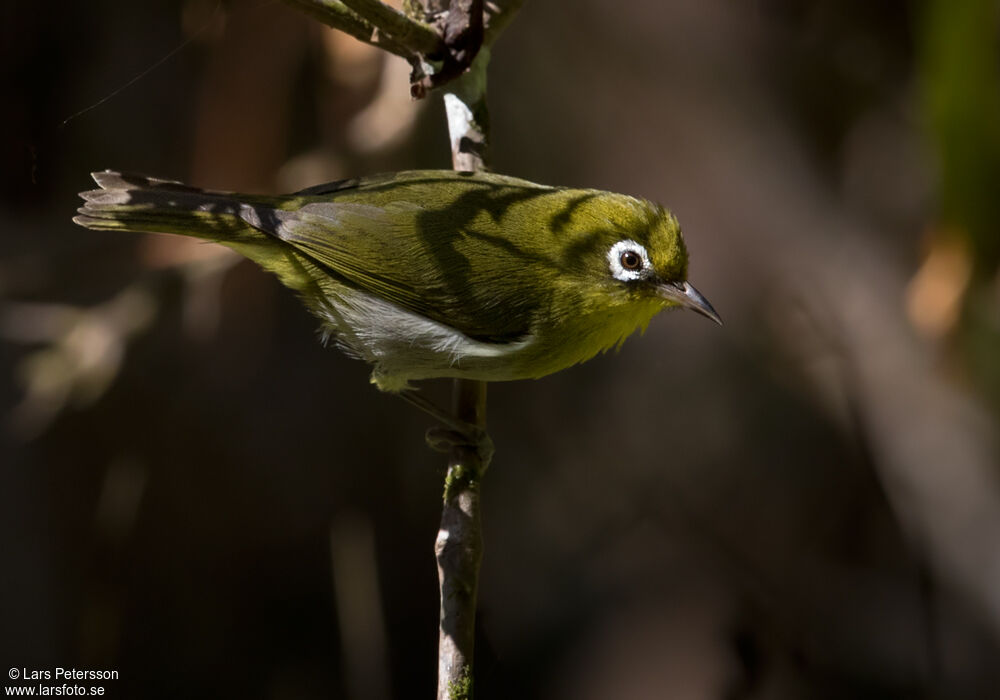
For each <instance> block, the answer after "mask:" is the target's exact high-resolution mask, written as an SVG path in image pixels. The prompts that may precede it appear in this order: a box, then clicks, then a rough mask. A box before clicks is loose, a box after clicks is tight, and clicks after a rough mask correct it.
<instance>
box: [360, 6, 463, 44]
mask: <svg viewBox="0 0 1000 700" xmlns="http://www.w3.org/2000/svg"><path fill="white" fill-rule="evenodd" d="M343 4H344V5H346V6H347V7H348V8H349V9H351V10H354V12H355V13H357V15H358V16H360V17H361V18H362V19H365V20H367V21H369V22H371V23H372V24H373V25H374V26H376V27H378V28H379V29H380V30H381V31H382V32H387V33H388V34H389V35H390V36H392V38H393V39H394V40H395V41H398V42H399V43H400V44H402V45H403V46H406V47H407V48H408V49H410V50H411V51H412V53H415V54H419V55H422V56H437V55H443V54H444V52H445V45H444V42H443V41H442V40H441V36H440V35H439V34H438V33H437V31H435V30H434V28H433V27H430V26H428V25H426V24H423V23H421V22H418V21H417V20H415V19H413V18H412V17H407V16H406V15H404V14H403V13H402V12H400V11H399V10H397V9H395V8H392V7H389V6H388V5H386V4H385V3H384V2H380V0H343Z"/></svg>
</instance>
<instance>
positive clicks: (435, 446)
mask: <svg viewBox="0 0 1000 700" xmlns="http://www.w3.org/2000/svg"><path fill="white" fill-rule="evenodd" d="M396 395H397V396H399V397H400V398H401V399H403V400H404V401H406V402H407V403H410V404H412V405H413V406H416V407H417V408H419V409H420V410H421V411H423V412H424V413H427V414H428V415H430V416H432V417H433V418H434V419H436V420H437V421H438V422H440V423H441V424H442V425H443V426H444V427H443V428H431V429H430V430H428V431H427V433H426V436H425V437H426V440H427V445H428V446H429V447H430V448H431V449H432V450H436V451H438V452H451V451H452V450H454V449H455V448H459V449H467V450H471V451H473V452H475V454H476V456H477V457H478V458H479V462H480V464H481V465H482V466H481V467H480V471H481V472H485V471H486V467H488V466H489V464H490V460H491V459H493V451H494V450H493V440H492V439H491V438H490V436H489V434H488V433H487V432H486V430H485V429H484V428H482V427H480V426H478V425H475V424H473V423H467V422H466V421H463V420H460V419H458V418H456V417H455V416H454V415H452V414H451V413H449V412H447V411H445V410H443V409H441V408H439V407H438V406H436V405H435V404H433V403H431V402H430V401H428V400H427V399H425V398H424V397H423V396H421V395H420V394H418V393H416V392H415V391H411V390H406V391H401V392H399V393H398V394H396Z"/></svg>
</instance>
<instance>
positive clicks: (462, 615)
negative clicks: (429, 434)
mask: <svg viewBox="0 0 1000 700" xmlns="http://www.w3.org/2000/svg"><path fill="white" fill-rule="evenodd" d="M453 406H454V411H455V414H456V416H457V417H458V418H459V419H461V420H464V421H467V422H469V423H473V424H474V425H477V426H479V427H480V428H485V427H486V382H477V381H470V380H463V379H456V380H455V385H454V403H453ZM487 466H488V465H487V464H484V463H483V461H482V459H481V456H480V454H478V453H477V452H476V451H475V450H472V449H469V448H467V447H456V448H455V450H454V451H453V453H452V455H451V459H449V460H448V474H447V476H446V477H445V488H444V504H443V506H442V509H441V528H440V530H438V535H437V540H436V541H435V543H434V553H435V555H436V557H437V567H438V582H439V583H440V586H441V616H440V627H439V630H438V689H437V698H438V700H466V699H467V698H469V697H471V693H472V660H473V650H474V649H475V635H476V600H477V595H478V589H479V565H480V562H481V561H482V558H483V525H482V518H481V516H480V500H479V484H480V481H481V479H482V476H483V473H484V472H485V471H486V467H487Z"/></svg>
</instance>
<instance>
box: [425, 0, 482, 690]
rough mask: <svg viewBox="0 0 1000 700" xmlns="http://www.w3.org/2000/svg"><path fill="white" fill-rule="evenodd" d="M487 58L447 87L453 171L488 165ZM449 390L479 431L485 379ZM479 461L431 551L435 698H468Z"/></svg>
mask: <svg viewBox="0 0 1000 700" xmlns="http://www.w3.org/2000/svg"><path fill="white" fill-rule="evenodd" d="M480 16H481V15H480ZM481 28H482V25H480V31H481ZM480 36H481V35H480ZM489 60H490V51H489V49H488V48H487V47H486V46H482V48H479V49H478V50H477V54H476V56H475V60H474V61H473V62H472V65H471V66H470V68H469V70H468V71H466V72H465V73H464V74H463V75H461V76H460V77H459V78H458V79H457V80H456V81H454V82H453V83H452V84H451V85H450V86H449V91H448V92H447V93H446V94H445V96H444V103H445V109H446V113H447V116H448V134H449V136H450V140H451V160H452V167H454V168H455V170H467V171H471V170H483V169H485V168H486V167H487V163H488V145H489V112H488V110H487V108H486V68H487V66H488V64H489ZM453 392H454V406H453V409H454V412H455V416H456V417H457V418H458V419H459V420H461V421H464V422H466V423H471V424H472V425H475V426H476V427H478V428H479V429H481V430H482V431H484V434H485V430H486V382H478V381H471V380H466V379H456V380H455V383H454V389H453ZM483 459H484V455H483V454H482V453H480V452H477V451H474V450H470V449H468V448H456V449H455V450H454V451H453V453H452V456H451V459H450V460H449V461H448V475H447V477H446V478H445V491H444V505H443V507H442V509H441V529H440V530H439V531H438V536H437V540H436V541H435V546H434V551H435V554H436V555H437V564H438V581H439V582H440V585H441V617H440V629H439V631H438V690H437V700H467V699H468V698H470V697H471V695H472V679H473V675H472V668H473V651H474V649H475V632H476V600H477V595H478V588H479V565H480V562H481V561H482V557H483V533H482V528H483V526H482V518H481V515H480V482H481V481H482V477H483V474H484V473H485V471H486V468H487V467H488V466H489V464H488V462H484V461H483ZM485 459H486V460H488V459H489V455H485Z"/></svg>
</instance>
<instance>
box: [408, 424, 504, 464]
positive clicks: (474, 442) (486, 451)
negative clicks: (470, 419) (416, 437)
mask: <svg viewBox="0 0 1000 700" xmlns="http://www.w3.org/2000/svg"><path fill="white" fill-rule="evenodd" d="M456 427H458V429H456ZM424 437H425V439H426V440H427V446H428V447H430V448H431V449H432V450H436V451H438V452H451V451H452V450H454V449H456V448H459V449H467V450H472V451H473V452H475V453H476V456H477V457H478V458H479V463H480V464H481V465H482V467H481V468H480V469H481V471H484V472H485V471H486V468H487V467H488V466H489V464H490V460H491V459H493V452H494V447H493V439H492V438H491V437H490V435H489V433H487V432H486V431H485V430H484V429H482V428H480V427H479V426H478V425H472V424H471V423H464V424H463V423H461V421H458V420H455V425H453V426H452V427H448V428H430V429H429V430H428V431H427V433H426V434H425V436H424Z"/></svg>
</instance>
